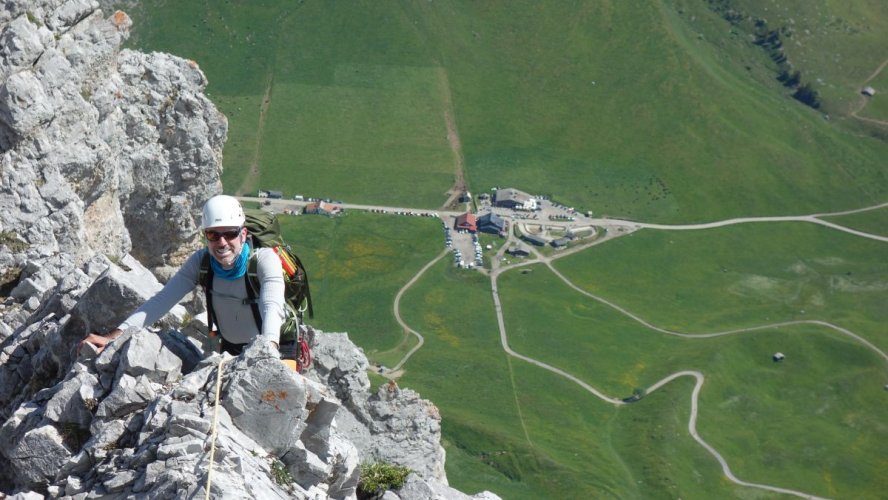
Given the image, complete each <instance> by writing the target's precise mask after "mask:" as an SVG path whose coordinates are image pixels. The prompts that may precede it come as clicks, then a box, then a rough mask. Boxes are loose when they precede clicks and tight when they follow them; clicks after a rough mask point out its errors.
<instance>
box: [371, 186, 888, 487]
mask: <svg viewBox="0 0 888 500" xmlns="http://www.w3.org/2000/svg"><path fill="white" fill-rule="evenodd" d="M885 207H888V203H882V204H879V205H874V206H870V207H865V208H860V209H855V210H847V211H843V212H833V213H821V214H812V215H801V216H778V217H743V218H735V219H728V220H724V221H717V222H710V223H701V224H675V225H668V224H650V223H643V222H631V221H621V220H614V219H593V222H592V223H593V224H597V225H603V226H608V227H611V228H615V229H617V230H616V231H607V232H606V234H605V235H604V236H603V237H599V238H597V239H596V240H594V241H592V242H590V243H587V244H584V245H578V246H577V247H574V248H571V249H568V250H566V251H564V252H561V253H559V254H557V255H554V256H549V257H546V256H543V255H541V254H539V253H538V252H537V251H536V250H533V252H534V254H535V258H534V259H531V260H528V261H525V262H520V263H516V264H512V265H508V266H504V267H500V266H499V262H500V257H501V256H502V254H503V252H504V251H505V249H506V248H507V246H508V245H509V244H510V242H511V241H512V240H513V238H514V235H512V234H510V235H509V238H508V239H507V241H506V242H505V244H503V245H502V247H501V248H500V250H499V252H498V253H497V255H496V257H495V258H494V259H492V266H491V267H492V269H491V272H490V273H489V276H490V283H491V293H492V295H493V303H494V309H495V312H496V318H497V324H498V327H499V334H500V343H501V344H502V348H503V350H504V351H505V352H506V353H507V354H508V355H510V356H512V357H515V358H518V359H520V360H522V361H525V362H527V363H530V364H532V365H534V366H538V367H540V368H542V369H544V370H548V371H550V372H552V373H555V374H557V375H559V376H562V377H564V378H566V379H568V380H570V381H572V382H574V383H576V384H577V385H579V386H580V387H582V388H583V389H585V390H586V391H588V392H589V393H591V394H593V395H594V396H596V397H597V398H599V399H601V400H602V401H605V402H607V403H610V404H612V405H615V406H623V405H626V404H630V403H631V402H633V401H635V400H634V399H632V398H627V399H625V400H624V399H620V398H615V397H612V396H609V395H607V394H605V393H603V392H601V391H599V390H598V389H597V388H595V387H594V386H592V385H590V384H588V383H586V382H585V381H583V380H581V379H580V378H578V377H576V376H575V375H573V374H571V373H569V372H567V371H565V370H562V369H560V368H557V367H555V366H552V365H549V364H547V363H544V362H542V361H539V360H537V359H534V358H531V357H528V356H525V355H523V354H521V353H519V352H517V351H514V350H513V349H512V348H511V347H510V346H509V338H508V334H507V330H506V325H505V319H504V316H503V312H502V303H501V302H500V298H499V289H498V286H497V280H498V278H499V275H500V274H502V273H503V272H505V271H508V270H512V269H516V268H519V267H526V266H528V265H531V264H538V263H542V264H545V265H546V266H547V267H548V268H549V269H550V270H551V271H552V273H554V274H555V275H556V276H558V278H559V279H561V280H562V281H563V282H564V283H565V284H567V285H568V286H569V287H571V288H573V289H574V290H576V291H577V292H579V293H581V294H583V295H586V296H587V297H589V298H592V299H593V300H596V301H598V302H600V303H602V304H605V305H607V306H609V307H611V308H613V309H614V310H616V311H618V312H620V313H621V314H623V315H625V316H627V317H629V318H631V319H632V320H634V321H636V322H638V323H640V324H642V325H643V326H645V327H647V328H649V329H651V330H654V331H657V332H660V333H663V334H667V335H674V336H678V337H685V338H699V339H703V338H712V337H719V336H724V335H733V334H739V333H745V332H753V331H758V330H765V329H775V328H782V327H788V326H794V325H817V326H822V327H825V328H829V329H832V330H834V331H836V332H838V333H840V334H842V335H846V336H848V337H850V338H852V339H854V340H856V341H857V342H859V343H861V344H862V345H864V346H866V347H867V348H868V349H871V350H872V351H874V352H876V353H877V354H878V355H879V356H881V357H882V358H883V359H885V360H886V361H888V353H886V352H885V351H883V350H881V349H879V348H878V347H877V346H876V345H874V344H873V343H871V342H869V341H868V340H866V339H865V338H863V337H862V336H860V335H858V334H856V333H854V332H852V331H851V330H848V329H846V328H842V327H840V326H837V325H834V324H832V323H828V322H826V321H819V320H796V321H785V322H780V323H773V324H767V325H760V326H754V327H748V328H738V329H733V330H724V331H718V332H706V333H696V334H693V333H682V332H676V331H673V330H668V329H665V328H661V327H658V326H656V325H654V324H652V323H650V322H648V321H647V320H645V319H643V318H642V317H640V316H638V315H637V314H635V313H633V312H631V311H629V310H627V309H625V308H623V307H621V306H619V305H617V304H615V303H614V302H611V301H609V300H607V299H604V298H602V297H599V296H597V295H595V294H592V293H590V292H588V291H586V290H584V289H582V288H580V287H579V286H577V285H576V284H574V283H573V282H571V281H570V280H569V279H568V278H567V277H566V276H564V275H563V274H562V273H561V272H559V271H558V270H557V269H555V267H554V266H553V265H552V261H553V260H555V259H558V258H562V257H565V256H567V255H570V254H573V253H576V252H578V251H581V250H585V249H587V248H589V247H591V246H594V245H599V244H601V243H603V242H605V241H608V240H609V239H613V238H615V237H619V236H622V235H625V234H630V233H632V232H634V231H636V230H639V229H660V230H695V229H711V228H717V227H724V226H729V225H734V224H745V223H760V222H808V223H814V224H820V225H823V226H826V227H829V228H831V229H835V230H838V231H844V232H847V233H850V234H853V235H855V236H859V237H863V238H870V239H874V240H878V241H884V242H888V237H885V236H879V235H874V234H870V233H865V232H862V231H857V230H854V229H851V228H847V227H844V226H841V225H838V224H834V223H832V222H827V221H824V220H822V219H820V218H821V217H829V216H839V215H849V214H853V213H860V212H865V211H869V210H876V209H880V208H885ZM446 253H447V251H446V250H445V251H444V252H442V253H441V254H439V255H438V256H437V257H435V258H434V259H433V260H432V261H431V262H429V263H428V264H426V266H425V267H423V268H422V269H421V270H420V271H419V272H418V273H417V274H416V275H415V276H414V277H413V278H412V279H411V280H410V281H409V282H408V283H407V284H406V285H404V287H403V288H401V290H400V291H399V292H398V294H397V296H396V297H395V305H394V309H395V317H396V319H397V320H398V323H399V324H401V326H402V327H403V328H404V329H405V330H407V331H409V332H410V333H412V334H413V335H415V336H416V337H417V338H418V339H419V344H418V345H416V346H414V348H413V349H411V350H410V352H408V353H407V355H406V356H405V357H404V358H403V359H402V360H401V361H400V362H399V363H398V364H397V366H396V367H395V368H393V369H392V370H391V371H390V372H387V373H389V374H390V376H394V377H396V376H397V374H396V373H394V372H397V371H398V370H400V368H401V367H402V366H403V365H404V363H405V362H406V361H407V360H408V359H409V358H410V356H412V355H413V354H414V353H415V352H416V351H417V350H419V348H420V347H421V346H422V345H423V343H424V339H423V337H422V335H421V334H420V333H419V332H417V331H415V330H413V329H412V328H410V327H409V326H408V325H407V324H406V323H405V322H404V321H403V320H402V319H401V316H400V312H399V307H400V299H401V296H402V295H403V294H404V292H405V291H406V290H407V289H408V288H409V287H410V286H411V285H412V284H413V283H415V282H416V280H417V279H419V277H420V276H422V274H424V273H425V272H426V271H427V270H428V269H429V268H430V267H431V266H432V265H433V264H435V263H436V262H437V261H438V260H440V259H441V258H442V257H443V256H444V255H446ZM681 377H693V378H694V379H695V381H696V382H695V385H694V389H693V392H692V394H691V414H690V418H689V419H688V432H689V433H690V434H691V437H693V439H694V440H695V441H697V442H698V443H699V444H700V446H702V447H703V448H704V449H705V450H706V451H708V452H709V453H710V454H711V455H712V456H713V457H715V459H716V460H717V461H718V463H719V464H720V465H721V468H722V472H723V473H724V474H725V477H727V478H728V479H729V480H730V481H731V482H733V483H735V484H737V485H740V486H746V487H750V488H757V489H762V490H767V491H771V492H775V493H782V494H787V495H794V496H798V497H801V498H806V499H822V497H818V496H815V495H812V494H809V493H805V492H802V491H797V490H792V489H787V488H781V487H778V486H773V485H767V484H760V483H752V482H748V481H744V480H742V479H740V478H738V477H737V476H735V475H734V473H733V472H732V471H731V468H730V466H729V465H728V463H727V460H725V458H724V457H723V456H722V455H721V454H720V453H719V452H718V450H716V449H715V448H714V447H713V446H712V445H710V444H709V443H707V442H706V441H705V440H704V439H703V438H702V437H701V436H700V434H699V433H698V432H697V414H698V405H699V395H700V391H701V389H702V387H703V383H704V382H705V376H704V375H703V373H701V372H699V371H696V370H683V371H679V372H676V373H673V374H671V375H668V376H666V377H664V378H663V379H661V380H659V381H657V382H655V383H654V384H652V385H651V386H649V387H648V388H647V390H646V391H645V394H651V393H653V392H654V391H656V390H657V389H659V388H661V387H663V386H664V385H666V384H668V383H670V382H672V381H673V380H676V379H678V378H681ZM522 425H523V422H522Z"/></svg>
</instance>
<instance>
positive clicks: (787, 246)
mask: <svg viewBox="0 0 888 500" xmlns="http://www.w3.org/2000/svg"><path fill="white" fill-rule="evenodd" d="M885 252H886V244H885V243H884V242H880V241H875V240H870V239H867V238H862V237H858V236H853V235H850V234H847V233H843V232H841V231H836V230H833V229H828V228H826V227H823V226H818V225H815V224H808V223H760V224H744V225H736V226H728V227H724V228H718V229H710V230H703V231H657V230H642V231H639V232H636V233H633V234H631V235H629V236H624V237H622V238H619V239H616V240H613V241H610V242H608V243H607V245H602V246H597V247H592V248H590V249H588V250H585V251H583V252H580V253H578V254H575V255H571V256H568V257H565V258H563V259H558V260H557V261H555V263H554V265H555V267H556V268H557V269H558V270H559V271H561V272H562V273H564V274H566V275H568V276H570V277H571V280H572V281H573V283H574V284H576V285H577V286H580V287H582V288H583V289H584V290H587V291H589V292H591V293H593V294H597V295H600V296H603V297H606V298H607V299H608V300H611V301H613V302H615V303H617V304H619V305H620V306H621V307H624V308H626V309H628V310H630V311H632V312H634V313H635V314H638V315H639V316H641V317H642V318H644V319H646V320H647V321H649V322H651V323H653V324H655V325H657V326H659V327H662V328H667V329H672V330H675V331H679V332H684V333H705V332H712V331H720V330H729V329H735V328H744V327H755V326H761V325H766V324H772V323H779V322H784V321H793V320H822V321H830V322H833V323H835V324H837V325H839V326H843V327H845V328H849V329H851V330H853V331H855V332H856V333H858V334H860V335H862V336H864V337H866V338H867V339H868V340H870V341H871V342H874V343H875V344H876V345H879V346H880V347H881V348H882V349H883V350H888V337H886V332H885V330H884V325H885V324H886V322H888V309H886V308H885V307H884V304H885V303H886V300H888V262H886V261H885Z"/></svg>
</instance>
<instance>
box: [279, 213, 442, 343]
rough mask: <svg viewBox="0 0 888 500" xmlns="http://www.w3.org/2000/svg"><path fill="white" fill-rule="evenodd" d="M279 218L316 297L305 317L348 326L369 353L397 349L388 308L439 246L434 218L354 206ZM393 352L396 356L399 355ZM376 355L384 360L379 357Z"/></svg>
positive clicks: (399, 333) (329, 327)
mask: <svg viewBox="0 0 888 500" xmlns="http://www.w3.org/2000/svg"><path fill="white" fill-rule="evenodd" d="M281 221H282V230H283V231H284V234H285V236H286V239H287V241H288V242H289V243H290V244H291V246H292V247H293V250H294V251H295V252H296V254H297V255H299V257H300V259H302V261H303V263H304V264H305V267H306V269H307V270H308V273H309V284H310V287H311V292H312V300H313V302H314V304H315V318H314V319H313V320H310V322H311V324H312V325H314V326H316V327H318V328H320V329H321V330H325V331H328V332H330V331H336V332H339V331H347V332H349V335H350V337H351V338H352V340H353V341H354V342H355V343H357V344H358V345H360V346H361V347H363V348H364V350H365V351H366V353H367V354H368V356H370V357H371V358H373V359H377V358H378V356H377V354H378V353H379V352H382V351H388V350H392V349H395V348H396V347H397V346H398V345H399V344H400V343H401V342H402V341H403V339H404V338H405V332H404V331H403V330H402V329H401V327H400V326H399V325H398V323H397V322H396V321H395V316H394V313H393V309H392V305H393V303H394V299H395V295H396V294H397V293H398V290H399V289H400V288H401V286H403V285H404V283H406V282H407V281H408V280H409V279H410V278H412V277H413V275H414V274H416V273H417V272H418V271H419V270H420V269H422V267H423V266H424V265H425V264H426V263H427V262H428V261H430V260H432V258H434V257H435V256H436V255H437V254H438V253H439V252H440V251H441V248H443V238H442V237H441V226H440V224H439V223H438V222H437V219H427V218H419V217H415V218H414V217H410V218H408V217H394V216H391V215H379V214H368V213H363V212H358V211H355V212H347V213H346V214H345V215H343V216H340V217H336V218H329V217H324V216H308V215H302V216H296V217H282V218H281ZM411 338H412V337H411ZM397 354H398V353H395V355H393V356H392V358H393V360H394V361H397V360H398V359H400V356H398V355H397ZM378 360H379V361H388V360H387V358H385V357H384V356H383V357H382V358H381V359H378Z"/></svg>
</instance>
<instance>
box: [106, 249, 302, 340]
mask: <svg viewBox="0 0 888 500" xmlns="http://www.w3.org/2000/svg"><path fill="white" fill-rule="evenodd" d="M206 252H207V249H206V248H202V249H200V250H198V251H196V252H194V253H193V254H191V256H190V257H188V260H187V261H185V264H183V265H182V267H181V268H179V270H178V271H177V272H176V274H175V275H173V277H172V278H170V280H169V281H168V282H167V284H166V285H164V287H163V288H162V289H161V290H160V291H159V292H157V293H156V294H155V295H154V296H153V297H151V298H150V299H148V300H147V301H146V302H145V303H144V304H142V305H141V307H139V308H138V309H137V310H136V312H134V313H133V314H132V315H130V317H128V318H127V319H126V320H124V322H123V323H122V324H121V325H120V326H119V327H118V328H120V329H121V330H124V331H125V330H126V329H127V328H130V327H139V328H144V327H145V326H148V325H151V324H153V323H154V322H155V321H157V320H158V319H160V318H161V317H162V316H163V315H164V314H166V313H167V312H169V311H170V309H172V308H173V306H175V305H176V304H178V303H179V301H180V300H182V298H183V297H185V295H187V294H188V292H190V291H192V290H194V288H195V287H196V286H197V285H198V280H199V275H200V262H201V259H202V258H203V256H204V254H206ZM255 252H256V258H257V259H258V260H257V263H256V264H257V265H256V273H257V274H258V277H259V304H258V305H259V314H260V316H261V317H262V330H261V331H259V329H257V328H256V320H255V319H254V317H253V310H252V308H251V307H250V304H245V303H244V299H246V298H247V297H248V296H247V288H246V283H244V280H245V279H248V278H247V276H246V275H245V276H244V277H242V278H239V279H236V280H226V279H222V278H220V277H219V276H216V275H213V291H212V294H213V314H214V316H215V320H216V324H217V325H218V326H219V330H220V332H221V333H222V337H224V338H225V340H227V341H229V342H231V343H234V344H245V343H247V342H250V341H251V340H253V339H254V338H255V337H257V336H259V335H261V336H262V337H263V338H265V339H267V340H272V341H274V342H278V343H280V334H281V325H282V324H283V322H284V319H285V309H284V275H283V272H282V270H281V261H280V258H279V257H278V255H277V254H276V253H274V250H272V249H270V248H259V249H256V251H255ZM210 258H212V257H210Z"/></svg>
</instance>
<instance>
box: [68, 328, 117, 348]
mask: <svg viewBox="0 0 888 500" xmlns="http://www.w3.org/2000/svg"><path fill="white" fill-rule="evenodd" d="M122 333H123V331H122V330H120V329H119V328H115V329H113V330H111V332H110V333H108V335H99V334H98V333H90V334H89V335H87V336H86V338H85V339H83V340H81V341H80V343H79V344H77V350H78V351H79V350H80V348H81V347H83V344H92V345H94V346H95V347H96V354H99V353H101V352H102V351H104V350H105V346H107V345H108V343H109V342H111V341H112V340H114V339H116V338H117V337H120V335H121V334H122Z"/></svg>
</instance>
